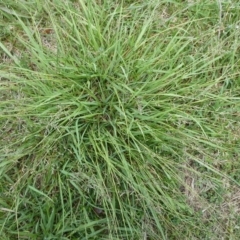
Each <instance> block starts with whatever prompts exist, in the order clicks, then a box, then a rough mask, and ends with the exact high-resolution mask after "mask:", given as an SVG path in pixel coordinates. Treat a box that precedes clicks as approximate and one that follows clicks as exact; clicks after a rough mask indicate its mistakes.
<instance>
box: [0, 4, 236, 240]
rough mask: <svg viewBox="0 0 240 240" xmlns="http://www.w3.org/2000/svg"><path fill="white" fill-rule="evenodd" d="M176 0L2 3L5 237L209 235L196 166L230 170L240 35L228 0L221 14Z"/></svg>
mask: <svg viewBox="0 0 240 240" xmlns="http://www.w3.org/2000/svg"><path fill="white" fill-rule="evenodd" d="M163 2H164V1H162V2H161V1H149V2H148V3H144V1H137V2H135V3H133V2H131V1H130V2H129V1H128V2H127V1H123V2H121V1H107V0H105V1H84V0H79V1H48V0H47V1H35V2H34V3H30V2H29V3H23V2H21V1H20V3H18V4H15V3H14V2H11V3H9V4H6V6H3V7H1V11H2V12H1V14H2V19H3V20H4V21H5V22H6V23H7V24H8V26H9V29H7V28H6V29H5V32H4V36H5V37H2V38H1V42H0V47H1V52H0V53H1V58H2V60H4V61H2V63H1V65H0V76H1V80H0V81H1V82H0V100H1V102H0V110H1V113H0V126H1V131H2V133H1V135H2V139H1V140H0V143H1V148H0V153H1V154H0V179H1V180H0V192H1V193H0V194H1V195H0V209H1V212H0V235H1V236H3V238H4V239H17V238H18V239H180V238H179V237H181V239H187V238H188V239H195V238H194V237H198V236H201V237H204V236H205V235H204V234H210V232H211V231H210V230H209V229H208V228H207V227H206V228H205V227H204V226H205V225H204V224H205V223H204V222H203V220H201V219H202V218H201V216H200V215H201V211H198V210H197V209H196V208H195V207H194V206H192V205H191V204H188V199H187V196H186V194H184V190H183V189H187V188H188V186H187V184H186V181H185V180H186V176H185V174H186V172H194V174H196V176H197V175H200V174H201V173H200V171H202V172H211V174H212V175H211V177H209V179H210V180H211V179H212V178H214V177H215V178H216V179H218V180H216V181H220V179H221V177H223V175H224V173H221V172H219V171H218V169H217V168H216V164H215V163H216V154H217V153H224V152H226V151H228V150H227V149H228V147H229V142H228V140H229V139H230V138H231V134H230V133H229V132H228V130H227V126H229V125H228V124H234V121H235V120H236V119H237V111H238V110H237V109H238V108H239V94H238V93H237V90H239V80H236V81H235V79H236V77H237V74H236V71H237V70H236V69H237V68H236V64H237V59H236V55H237V49H238V47H239V44H238V43H236V42H235V44H234V41H233V38H234V37H233V36H235V35H234V34H235V33H233V32H231V31H230V32H229V33H228V34H227V35H226V36H225V35H224V33H222V32H221V31H220V30H219V31H218V29H215V26H218V23H219V18H218V16H219V14H218V11H219V10H218V5H217V3H211V4H209V7H210V9H211V11H212V12H211V14H212V16H211V15H209V14H210V13H209V12H206V11H203V10H204V9H203V8H204V7H203V6H204V5H200V3H198V4H197V3H196V4H192V5H186V6H182V5H181V4H173V3H171V4H169V3H167V1H165V2H164V3H163ZM203 2H205V1H203ZM203 4H205V3H203ZM188 8H189V9H188ZM163 9H165V10H166V9H168V11H169V16H164V15H163V16H162V15H161V12H163ZM186 9H187V10H186ZM185 11H188V15H187V17H182V16H184V13H185ZM201 13H202V14H203V15H201ZM194 14H196V15H194ZM204 14H206V15H204ZM196 16H197V17H196ZM179 19H180V20H179ZM202 22H204V23H205V24H208V25H210V26H213V28H212V29H211V28H209V29H206V28H204V25H203V24H202ZM201 24H202V25H201ZM7 31H8V32H7ZM6 32H7V33H6ZM200 32H201V35H200ZM238 55H239V54H238ZM238 114H239V112H238ZM238 116H239V115H238ZM193 166H195V167H193ZM196 166H197V167H196ZM202 197H203V196H202ZM203 198H204V197H203ZM205 210H206V209H205ZM195 234H196V235H195ZM198 234H199V235H198ZM206 236H207V235H206ZM189 237H190V238H189ZM202 239H203V238H202ZM205 239H208V238H205ZM212 239H213V238H212Z"/></svg>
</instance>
